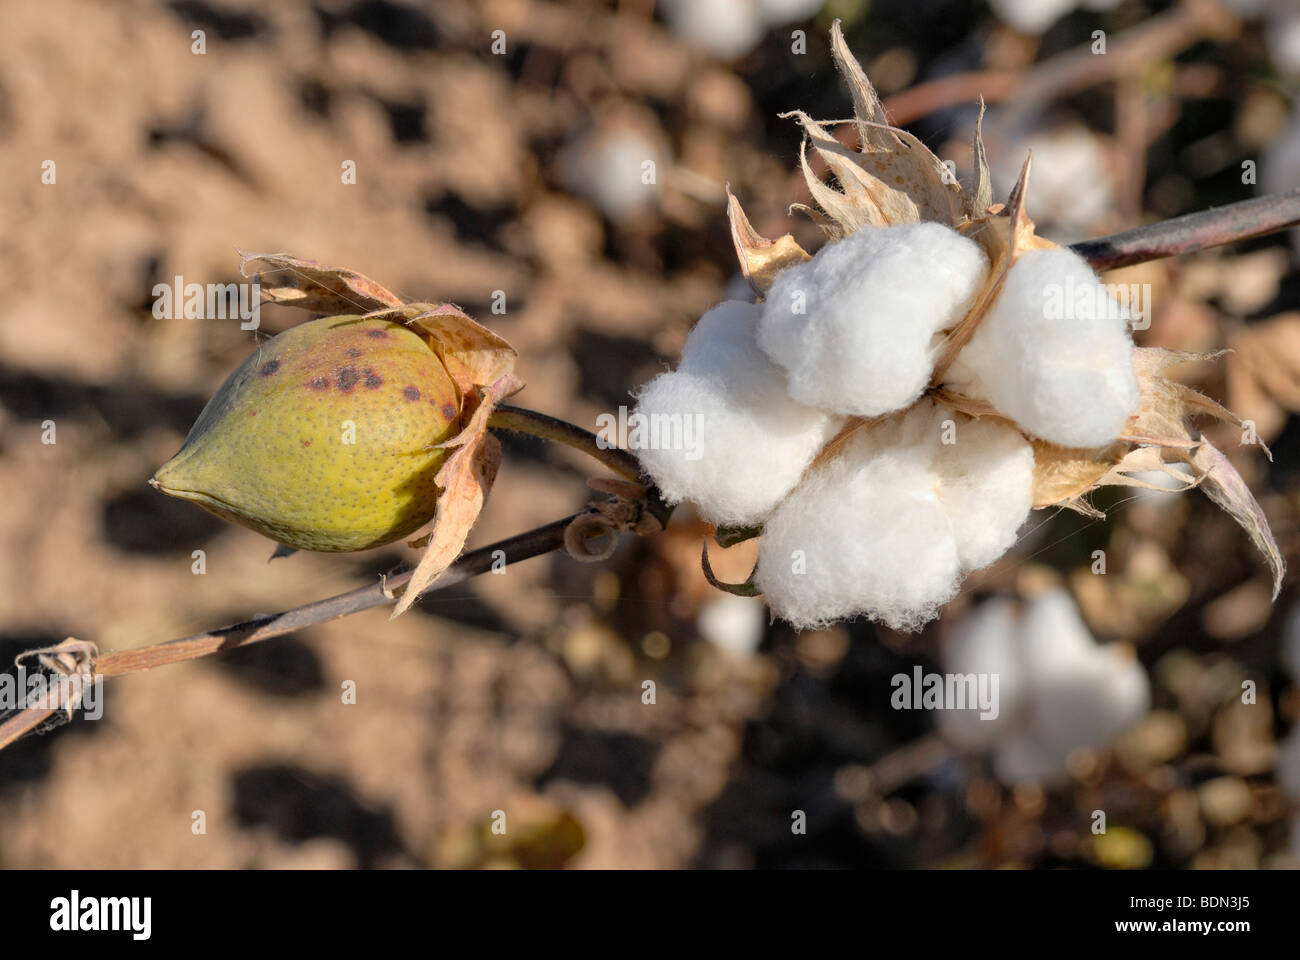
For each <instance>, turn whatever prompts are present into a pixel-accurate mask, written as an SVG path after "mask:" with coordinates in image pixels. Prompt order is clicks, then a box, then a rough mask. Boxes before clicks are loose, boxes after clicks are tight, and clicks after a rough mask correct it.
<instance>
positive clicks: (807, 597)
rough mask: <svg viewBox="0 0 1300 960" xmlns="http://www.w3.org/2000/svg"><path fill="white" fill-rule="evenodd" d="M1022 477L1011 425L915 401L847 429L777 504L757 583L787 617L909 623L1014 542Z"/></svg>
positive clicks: (1027, 495)
mask: <svg viewBox="0 0 1300 960" xmlns="http://www.w3.org/2000/svg"><path fill="white" fill-rule="evenodd" d="M949 439H950V440H952V441H953V442H951V443H948V442H946V441H947V440H949ZM1032 480H1033V454H1032V450H1031V448H1030V446H1029V444H1028V443H1027V442H1026V441H1025V439H1024V438H1023V437H1021V436H1020V435H1019V433H1018V432H1017V431H1015V430H1013V429H1012V428H1010V427H1008V426H1006V425H1005V424H999V423H996V422H994V421H992V420H989V421H986V422H978V421H973V420H971V419H970V418H969V417H966V416H964V415H961V414H957V413H955V412H954V411H952V410H950V409H948V408H947V407H944V406H942V405H939V404H936V403H934V402H933V401H930V400H925V401H922V402H921V403H918V404H916V405H915V406H914V407H912V408H911V409H909V410H908V411H906V412H905V413H901V414H898V415H895V416H893V417H889V418H887V419H885V420H883V421H881V422H880V423H876V424H872V425H870V426H863V427H861V428H859V429H858V430H857V431H856V432H855V433H853V434H852V435H851V436H850V437H849V439H848V440H847V442H845V443H844V445H843V447H842V448H841V450H840V451H839V453H838V454H837V455H836V456H835V458H834V459H833V460H830V461H829V462H827V463H825V464H823V465H822V466H820V467H819V468H818V469H817V470H816V471H815V472H814V473H813V474H811V475H810V476H809V477H808V478H807V479H806V480H805V482H804V483H803V484H802V485H801V486H799V487H798V488H797V489H796V490H795V491H794V492H793V493H792V494H791V495H790V497H789V499H788V500H787V501H785V502H784V503H782V504H781V506H780V507H778V508H777V510H776V511H775V512H774V513H773V514H772V516H771V517H770V518H769V520H768V522H767V525H766V528H765V531H764V536H763V542H762V546H761V547H760V548H759V564H758V580H757V582H758V585H759V589H761V590H762V591H763V593H764V594H765V595H766V596H767V599H768V603H769V604H770V605H771V607H772V609H773V610H774V611H775V612H776V614H777V616H780V617H782V618H783V619H786V620H789V621H790V622H791V623H794V624H795V625H796V626H808V625H811V624H819V623H824V622H828V621H831V620H837V619H842V618H845V617H850V616H855V615H858V614H864V615H866V616H868V617H870V618H871V619H873V620H879V621H881V622H883V623H886V624H888V625H889V626H891V627H893V628H895V629H898V630H914V629H916V628H918V627H919V626H920V625H921V624H923V623H925V622H926V621H928V620H931V619H933V618H934V616H935V615H936V614H937V613H938V610H939V608H940V607H941V606H942V605H943V604H945V603H947V602H948V600H950V599H952V597H953V595H954V594H955V593H956V590H957V585H958V583H959V581H960V578H961V576H962V575H963V574H965V573H967V572H969V571H970V570H973V569H977V568H979V567H982V566H987V565H988V564H990V563H992V562H993V561H994V560H996V559H997V558H998V557H999V556H1001V555H1002V553H1003V552H1005V551H1006V549H1007V548H1008V547H1010V546H1011V544H1012V543H1014V542H1015V538H1016V531H1017V530H1018V529H1019V527H1020V525H1021V523H1022V522H1023V521H1024V519H1025V515H1026V514H1027V513H1028V512H1029V509H1030V502H1031V492H1032ZM797 550H802V551H803V554H802V557H803V558H804V560H805V562H806V569H804V571H803V572H799V569H798V566H797V564H796V563H795V561H797V560H798V559H799V556H798V555H796V554H794V551H797Z"/></svg>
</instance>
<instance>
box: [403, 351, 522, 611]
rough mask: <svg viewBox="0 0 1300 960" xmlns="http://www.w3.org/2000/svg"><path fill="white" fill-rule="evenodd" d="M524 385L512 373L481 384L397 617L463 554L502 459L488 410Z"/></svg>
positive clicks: (444, 470)
mask: <svg viewBox="0 0 1300 960" xmlns="http://www.w3.org/2000/svg"><path fill="white" fill-rule="evenodd" d="M520 386H521V384H520V383H519V381H518V380H516V379H515V378H514V377H512V376H509V375H507V376H505V377H502V378H501V379H500V380H498V381H497V382H495V383H493V384H491V385H490V386H487V387H483V388H477V389H476V392H475V394H474V395H473V396H475V397H476V399H477V406H476V407H475V409H474V412H473V415H472V416H471V417H470V419H469V423H468V424H466V426H465V429H464V430H462V431H461V432H460V433H459V434H458V435H457V436H456V437H455V438H453V439H452V440H449V441H447V443H446V444H445V446H446V447H447V448H448V449H451V450H452V451H453V452H452V454H451V456H449V457H448V458H447V461H446V463H444V464H443V465H442V467H441V468H440V469H439V470H438V476H437V478H436V482H437V484H438V488H439V490H440V491H441V492H440V494H439V496H438V505H437V512H436V513H435V514H434V518H433V526H432V529H431V530H430V531H429V533H428V535H427V537H426V538H424V540H425V542H426V543H427V545H426V546H425V551H424V555H423V556H422V557H421V558H420V562H419V563H418V564H417V565H416V567H415V570H414V571H413V572H412V573H411V579H410V580H409V581H408V582H407V584H406V589H405V591H404V592H403V593H402V595H401V597H400V598H399V599H398V601H397V607H396V609H394V611H393V617H398V616H401V615H402V614H403V613H405V612H406V611H407V610H409V609H410V607H411V605H412V604H413V603H415V601H416V600H417V599H418V598H419V596H420V594H421V593H422V592H424V591H425V590H426V589H428V588H429V586H430V585H432V584H433V582H434V581H435V580H437V579H438V577H439V576H441V575H442V572H443V571H444V570H446V569H447V567H449V566H450V565H451V564H452V562H453V561H454V560H455V559H456V558H457V557H458V556H460V552H461V550H462V549H463V548H464V546H465V540H466V539H467V538H468V537H469V531H470V529H471V528H472V527H473V526H474V522H475V521H476V520H477V519H478V515H479V513H480V512H482V510H483V504H484V502H485V501H486V500H487V495H488V491H489V490H491V489H492V482H493V480H495V479H496V474H497V468H498V467H499V466H500V464H501V444H500V443H499V442H498V441H497V439H496V437H494V436H492V435H491V434H490V433H488V432H487V423H488V416H489V415H490V414H491V413H492V409H493V408H494V407H495V406H496V405H497V404H498V403H500V402H501V401H502V400H504V399H505V398H506V397H508V396H510V395H511V394H513V393H515V392H517V391H518V390H519V388H520ZM468 399H469V397H468V396H467V398H466V400H467V401H468Z"/></svg>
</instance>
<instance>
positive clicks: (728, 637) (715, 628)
mask: <svg viewBox="0 0 1300 960" xmlns="http://www.w3.org/2000/svg"><path fill="white" fill-rule="evenodd" d="M695 623H696V627H697V629H698V630H699V631H700V636H701V637H703V638H704V639H705V640H707V641H708V642H709V643H711V644H713V645H714V646H715V647H718V648H719V649H721V650H725V651H727V653H729V654H731V655H732V656H735V657H748V656H752V655H753V654H754V653H755V652H756V651H757V650H758V646H759V644H760V643H762V642H763V630H764V628H765V627H766V626H767V607H765V606H764V605H763V601H762V600H759V599H758V598H757V597H738V596H736V595H734V594H730V593H719V594H717V595H716V596H713V597H710V598H709V599H708V600H706V601H705V602H704V604H703V605H702V606H701V607H700V613H699V616H698V617H697V619H696V621H695Z"/></svg>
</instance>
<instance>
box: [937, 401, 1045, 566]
mask: <svg viewBox="0 0 1300 960" xmlns="http://www.w3.org/2000/svg"><path fill="white" fill-rule="evenodd" d="M936 410H937V414H936V416H937V418H938V419H939V420H940V423H939V424H938V430H939V433H940V437H941V438H942V436H943V432H942V431H943V421H945V420H950V421H951V422H952V423H953V428H952V431H951V434H952V436H953V438H954V439H953V443H952V444H941V445H940V446H939V449H938V455H937V458H936V460H935V465H936V469H937V470H938V473H939V479H940V487H939V496H940V499H942V501H943V504H944V509H945V510H946V511H947V513H948V519H949V520H950V521H951V522H952V532H953V537H954V538H955V539H956V541H957V554H958V556H959V557H960V559H961V565H962V568H963V569H964V570H967V571H970V570H979V569H981V568H982V567H987V566H988V565H989V564H991V563H993V562H994V561H995V560H997V559H998V557H1000V556H1002V554H1004V553H1006V552H1007V550H1008V549H1010V548H1011V545H1012V544H1014V543H1015V542H1016V534H1017V532H1018V531H1019V530H1020V526H1021V524H1023V523H1024V522H1025V517H1027V516H1028V515H1029V511H1030V508H1031V507H1032V506H1033V501H1034V448H1033V447H1032V446H1031V445H1030V443H1029V441H1027V440H1026V439H1025V438H1024V437H1023V436H1021V434H1020V431H1018V430H1016V429H1015V428H1013V427H1011V426H1009V425H1007V424H1005V423H1001V422H999V421H997V420H994V419H991V418H988V417H985V418H983V419H980V420H969V419H967V418H965V417H961V416H956V415H954V414H953V413H952V412H951V411H949V410H947V409H945V408H943V407H937V408H936Z"/></svg>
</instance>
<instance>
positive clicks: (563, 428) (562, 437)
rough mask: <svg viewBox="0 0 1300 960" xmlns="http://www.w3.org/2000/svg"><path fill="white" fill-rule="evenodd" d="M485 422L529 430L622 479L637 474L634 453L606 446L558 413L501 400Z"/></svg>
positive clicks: (522, 430)
mask: <svg viewBox="0 0 1300 960" xmlns="http://www.w3.org/2000/svg"><path fill="white" fill-rule="evenodd" d="M488 426H489V427H491V428H492V429H494V430H510V431H513V432H515V433H526V434H530V435H531V436H534V437H540V438H541V439H543V440H550V441H552V442H554V443H562V444H564V445H565V446H566V447H572V448H573V449H574V450H580V451H581V452H583V453H585V454H587V455H588V456H590V457H593V458H595V459H596V460H599V461H600V462H601V463H603V464H604V465H605V466H607V467H609V469H610V470H612V471H614V473H617V474H618V475H619V476H620V477H623V478H624V479H625V480H637V479H639V478H640V476H641V464H640V462H639V461H638V460H637V458H636V457H635V456H634V455H632V454H631V453H629V452H628V451H626V450H622V449H620V448H618V447H612V446H607V445H605V444H604V443H603V442H602V441H601V440H600V438H599V437H597V436H596V435H595V434H594V433H592V432H590V431H589V430H584V429H583V428H582V427H579V426H577V425H576V424H572V423H569V422H568V421H567V420H561V419H559V418H558V417H552V416H548V415H547V414H544V413H538V412H537V411H535V410H526V409H525V408H523V407H513V406H510V405H509V404H502V405H500V406H499V407H497V408H496V409H495V410H493V411H492V414H491V416H489V417H488Z"/></svg>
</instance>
